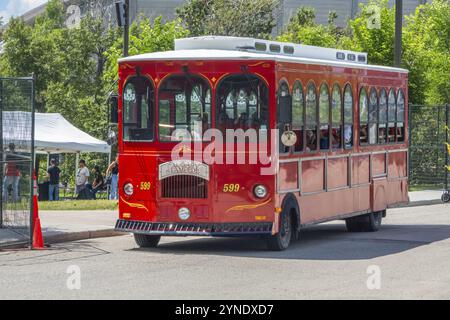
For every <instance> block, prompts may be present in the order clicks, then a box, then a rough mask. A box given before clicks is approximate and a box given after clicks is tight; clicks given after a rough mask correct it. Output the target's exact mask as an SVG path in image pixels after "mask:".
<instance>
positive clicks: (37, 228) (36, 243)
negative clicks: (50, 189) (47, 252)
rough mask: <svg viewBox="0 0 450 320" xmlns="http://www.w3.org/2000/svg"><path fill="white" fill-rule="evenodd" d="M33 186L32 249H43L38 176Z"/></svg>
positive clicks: (34, 179)
mask: <svg viewBox="0 0 450 320" xmlns="http://www.w3.org/2000/svg"><path fill="white" fill-rule="evenodd" d="M33 184H34V186H33V189H34V192H33V243H32V245H31V248H32V249H43V248H44V239H43V238H42V230H41V221H40V220H39V209H38V198H37V181H36V175H34V176H33Z"/></svg>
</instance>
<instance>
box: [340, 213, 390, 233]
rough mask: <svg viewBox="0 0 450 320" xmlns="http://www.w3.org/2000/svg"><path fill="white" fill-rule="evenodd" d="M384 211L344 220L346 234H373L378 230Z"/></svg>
mask: <svg viewBox="0 0 450 320" xmlns="http://www.w3.org/2000/svg"><path fill="white" fill-rule="evenodd" d="M383 214H384V211H377V212H372V213H368V214H365V215H362V216H358V217H351V218H348V219H345V225H346V227H347V231H348V232H375V231H378V230H379V229H380V226H381V220H382V218H383Z"/></svg>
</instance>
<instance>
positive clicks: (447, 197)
mask: <svg viewBox="0 0 450 320" xmlns="http://www.w3.org/2000/svg"><path fill="white" fill-rule="evenodd" d="M441 200H442V202H449V201H450V193H449V192H445V193H443V194H442V197H441Z"/></svg>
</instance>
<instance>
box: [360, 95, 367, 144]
mask: <svg viewBox="0 0 450 320" xmlns="http://www.w3.org/2000/svg"><path fill="white" fill-rule="evenodd" d="M368 120H369V100H368V99H367V91H366V89H365V88H362V89H361V91H360V92H359V143H360V144H366V143H367V142H368V141H369V135H368Z"/></svg>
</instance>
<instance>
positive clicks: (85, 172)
mask: <svg viewBox="0 0 450 320" xmlns="http://www.w3.org/2000/svg"><path fill="white" fill-rule="evenodd" d="M78 166H79V168H78V170H77V177H76V182H75V183H76V193H77V194H78V195H79V194H80V192H81V191H83V190H84V189H86V184H87V182H88V179H89V169H88V168H87V167H86V161H84V160H83V159H81V160H80V161H79V162H78Z"/></svg>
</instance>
